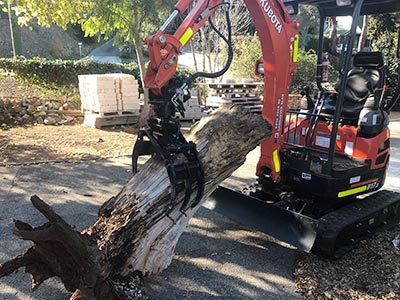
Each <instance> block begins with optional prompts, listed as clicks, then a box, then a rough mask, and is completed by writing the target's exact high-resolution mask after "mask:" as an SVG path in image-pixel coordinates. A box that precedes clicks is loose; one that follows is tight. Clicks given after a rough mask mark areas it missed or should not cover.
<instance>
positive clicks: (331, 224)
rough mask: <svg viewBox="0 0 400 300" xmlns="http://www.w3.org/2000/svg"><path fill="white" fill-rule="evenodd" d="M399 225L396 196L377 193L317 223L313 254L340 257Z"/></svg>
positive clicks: (399, 207)
mask: <svg viewBox="0 0 400 300" xmlns="http://www.w3.org/2000/svg"><path fill="white" fill-rule="evenodd" d="M399 221H400V193H397V192H393V191H388V190H381V191H378V192H376V193H374V194H371V195H369V196H367V197H365V198H363V199H359V200H357V201H355V202H353V203H350V204H348V205H345V206H343V207H341V208H339V209H337V210H335V211H333V212H331V213H328V214H326V215H324V216H323V217H321V218H320V219H319V220H318V225H317V239H316V241H315V244H314V247H313V252H316V253H319V254H322V255H324V256H328V257H340V256H342V255H343V254H344V253H346V252H348V251H350V250H351V249H353V248H354V247H355V246H356V245H357V244H358V242H359V241H360V240H361V239H365V238H366V237H368V236H369V235H371V234H372V233H373V232H376V231H377V230H379V229H384V228H390V227H393V226H394V225H396V224H398V223H399Z"/></svg>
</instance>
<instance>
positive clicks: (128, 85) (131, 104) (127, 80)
mask: <svg viewBox="0 0 400 300" xmlns="http://www.w3.org/2000/svg"><path fill="white" fill-rule="evenodd" d="M115 89H116V95H117V103H118V109H119V110H120V111H127V112H129V111H133V112H138V111H139V110H140V103H139V102H140V99H139V84H138V81H137V80H136V79H135V77H133V76H132V75H127V74H116V77H115Z"/></svg>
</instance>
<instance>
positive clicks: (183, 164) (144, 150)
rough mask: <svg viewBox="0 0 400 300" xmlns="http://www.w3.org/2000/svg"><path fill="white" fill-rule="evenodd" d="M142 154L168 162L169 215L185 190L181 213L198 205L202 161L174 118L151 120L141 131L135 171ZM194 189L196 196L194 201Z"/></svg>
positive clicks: (134, 165)
mask: <svg viewBox="0 0 400 300" xmlns="http://www.w3.org/2000/svg"><path fill="white" fill-rule="evenodd" d="M142 155H152V156H153V155H157V156H159V157H161V158H162V159H163V160H164V161H165V167H166V168H167V173H168V177H169V180H170V182H171V198H170V203H169V205H168V214H169V213H170V212H171V211H172V210H173V208H174V207H175V205H176V201H177V198H178V194H179V193H180V192H181V191H183V190H184V192H185V196H184V199H183V202H182V204H181V207H180V211H181V212H182V213H185V211H186V210H187V209H189V208H192V207H194V206H196V205H197V204H199V202H200V200H201V197H202V196H203V192H204V173H203V167H202V164H201V162H200V160H199V157H198V153H197V149H196V144H195V143H193V142H187V141H186V139H185V137H184V136H183V134H182V132H181V130H180V125H179V122H178V120H177V119H175V118H161V119H159V118H151V119H150V120H149V126H148V127H145V128H142V129H140V131H139V134H138V138H137V141H136V144H135V146H134V148H133V154H132V169H133V173H134V174H135V173H136V172H137V171H138V164H137V162H138V158H139V157H140V156H142ZM194 189H197V194H196V197H195V199H194V200H192V201H191V198H192V197H191V195H192V192H193V190H194Z"/></svg>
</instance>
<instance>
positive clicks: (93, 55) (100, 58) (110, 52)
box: [88, 39, 122, 64]
mask: <svg viewBox="0 0 400 300" xmlns="http://www.w3.org/2000/svg"><path fill="white" fill-rule="evenodd" d="M113 43H114V39H111V40H109V41H107V42H105V43H104V44H103V45H101V46H100V47H97V48H96V49H94V50H93V51H92V52H90V54H89V55H88V58H90V59H92V60H94V61H97V62H102V63H116V64H120V63H122V60H121V58H120V51H119V49H118V47H116V46H113Z"/></svg>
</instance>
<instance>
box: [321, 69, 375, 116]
mask: <svg viewBox="0 0 400 300" xmlns="http://www.w3.org/2000/svg"><path fill="white" fill-rule="evenodd" d="M382 77H383V76H382V75H381V70H377V69H364V68H353V69H351V70H350V71H349V75H348V80H347V85H346V89H345V91H344V100H343V107H342V114H341V116H342V118H346V119H354V120H357V119H358V116H359V114H360V111H361V110H362V108H363V105H364V103H365V101H366V100H367V98H368V96H369V94H370V91H369V89H368V85H367V84H368V82H370V84H371V87H372V88H373V89H375V88H377V87H378V86H380V85H381V82H382ZM339 83H340V81H339V82H337V83H336V86H335V90H336V91H337V92H338V91H339ZM323 97H324V99H325V103H324V105H323V107H322V113H325V114H330V115H333V114H334V113H335V108H336V99H337V93H328V94H326V95H324V96H323Z"/></svg>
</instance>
